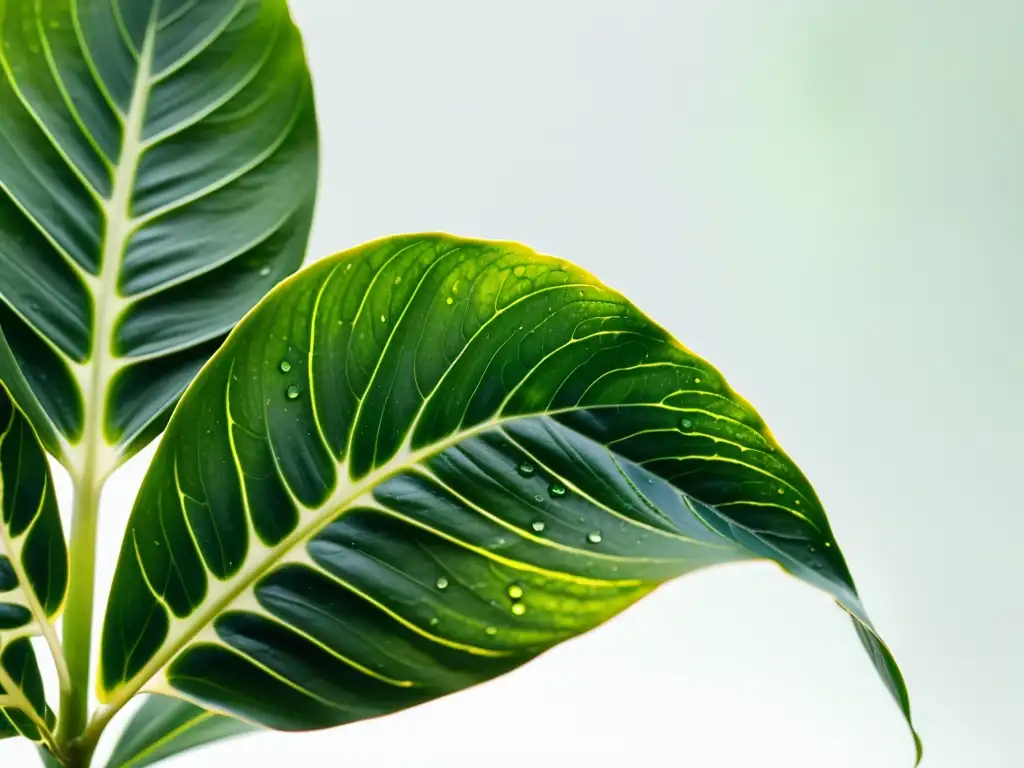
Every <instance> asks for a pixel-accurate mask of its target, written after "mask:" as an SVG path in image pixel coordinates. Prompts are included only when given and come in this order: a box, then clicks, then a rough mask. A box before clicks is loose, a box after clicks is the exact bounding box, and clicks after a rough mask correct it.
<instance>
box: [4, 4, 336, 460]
mask: <svg viewBox="0 0 1024 768" xmlns="http://www.w3.org/2000/svg"><path fill="white" fill-rule="evenodd" d="M0 115H2V116H3V119H2V120H0V329H2V330H3V333H4V335H5V336H6V340H7V342H8V343H9V345H10V349H11V351H12V353H13V354H12V355H10V356H3V355H0V378H2V379H3V380H4V381H8V380H12V379H23V380H24V382H25V383H26V385H27V387H26V389H27V391H28V397H25V396H23V395H22V394H19V393H15V396H16V397H17V399H18V402H19V404H20V405H21V407H22V408H23V409H24V410H25V411H26V413H28V414H29V416H30V418H32V421H33V424H34V426H35V427H36V430H37V432H38V433H39V435H40V437H41V439H42V440H43V441H44V443H45V444H46V446H47V448H48V449H50V450H51V451H53V452H54V453H55V455H57V456H58V457H59V458H60V459H61V460H62V462H63V463H64V464H65V465H67V466H68V468H69V469H70V470H71V471H72V473H73V474H75V475H80V474H82V473H83V472H85V471H86V465H87V463H89V462H91V464H90V466H89V467H88V471H89V472H90V473H91V474H93V475H100V476H102V475H104V474H105V473H107V472H109V471H110V470H112V469H113V468H114V467H116V466H117V465H118V464H119V463H121V462H123V461H124V460H125V459H126V458H127V457H128V456H129V455H131V454H132V453H133V452H134V451H136V450H138V449H139V448H140V447H142V445H144V444H145V443H146V442H147V441H148V440H149V439H150V438H151V437H152V436H153V435H154V434H156V432H158V431H159V430H160V429H161V428H162V427H163V425H164V424H165V422H166V418H167V416H168V414H169V412H170V409H171V408H172V407H173V404H174V402H175V401H176V399H177V398H178V396H179V395H180V393H181V391H182V390H183V389H184V387H185V386H186V385H187V384H188V382H189V381H190V380H191V378H192V376H193V375H194V374H195V372H196V371H197V370H198V369H199V367H200V366H201V365H202V364H203V362H204V361H205V360H206V359H207V357H208V356H209V355H210V354H211V353H212V352H213V350H214V349H216V348H217V346H218V344H219V343H220V341H221V340H222V339H223V337H224V335H225V334H226V333H227V332H228V331H229V330H230V328H231V327H232V326H233V325H234V323H236V322H237V321H238V319H239V318H240V317H241V316H242V315H243V314H244V313H245V312H246V311H247V310H248V309H249V308H250V307H251V306H252V305H254V304H255V303H256V302H257V301H258V300H259V299H260V298H261V297H262V295H263V294H264V293H265V292H266V291H267V289H269V288H270V287H271V286H272V285H274V283H276V282H277V281H278V280H280V279H281V278H282V277H283V276H285V275H287V274H289V273H290V272H292V271H293V270H294V269H295V268H296V267H297V266H298V264H299V263H300V262H301V259H302V256H303V251H304V248H305V242H306V238H307V234H308V229H309V223H310V218H311V212H312V204H313V197H314V192H315V185H316V172H317V168H316V157H317V143H316V125H315V117H314V112H313V100H312V89H311V85H310V81H309V75H308V72H307V69H306V65H305V60H304V56H303V51H302V44H301V41H300V38H299V35H298V32H297V30H296V29H295V27H294V26H293V25H292V23H291V20H290V18H289V16H288V10H287V7H286V3H285V0H202V2H195V0H53V2H50V0H46V1H45V2H40V0H2V2H0ZM30 400H31V401H32V402H30Z"/></svg>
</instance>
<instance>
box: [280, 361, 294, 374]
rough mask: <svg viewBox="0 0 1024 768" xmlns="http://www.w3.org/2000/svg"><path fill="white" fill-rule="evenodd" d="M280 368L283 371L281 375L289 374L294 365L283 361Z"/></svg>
mask: <svg viewBox="0 0 1024 768" xmlns="http://www.w3.org/2000/svg"><path fill="white" fill-rule="evenodd" d="M278 367H279V368H280V369H281V373H288V371H290V370H291V369H292V364H291V363H289V362H288V361H287V360H282V361H281V365H280V366H278Z"/></svg>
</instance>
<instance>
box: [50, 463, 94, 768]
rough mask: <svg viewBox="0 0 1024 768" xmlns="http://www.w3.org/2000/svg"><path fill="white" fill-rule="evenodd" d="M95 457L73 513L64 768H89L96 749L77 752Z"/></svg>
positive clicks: (83, 711) (88, 627) (89, 612)
mask: <svg viewBox="0 0 1024 768" xmlns="http://www.w3.org/2000/svg"><path fill="white" fill-rule="evenodd" d="M94 456H95V454H93V456H87V458H86V464H85V471H84V472H83V473H82V476H81V478H78V479H77V480H76V483H75V502H74V512H73V517H72V522H71V544H70V549H69V552H68V557H69V560H70V563H71V568H70V582H69V584H68V598H67V607H66V608H65V610H64V627H63V639H64V654H65V656H66V658H67V665H68V673H69V675H70V678H71V686H70V689H69V690H67V691H62V693H61V700H60V718H59V724H58V732H57V741H58V743H59V744H60V745H61V747H62V748H63V749H64V750H65V751H66V752H67V755H68V761H67V762H66V763H65V768H88V765H89V762H90V761H91V759H92V750H93V748H94V745H93V746H89V747H88V748H87V749H86V750H84V751H83V750H81V749H72V748H71V745H72V742H73V740H74V739H76V738H77V737H78V736H80V735H81V733H82V732H83V731H84V730H85V726H86V724H87V723H88V720H89V691H90V689H91V687H92V686H91V685H90V683H91V680H92V678H91V675H90V672H91V662H92V618H93V598H94V592H95V587H96V528H97V523H98V520H99V514H98V513H99V499H100V491H101V490H102V488H103V477H102V474H101V473H98V472H96V468H95V467H96V465H95V459H94Z"/></svg>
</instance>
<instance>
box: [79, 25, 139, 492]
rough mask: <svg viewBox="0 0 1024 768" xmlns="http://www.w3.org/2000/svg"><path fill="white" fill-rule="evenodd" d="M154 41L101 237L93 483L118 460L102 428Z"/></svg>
mask: <svg viewBox="0 0 1024 768" xmlns="http://www.w3.org/2000/svg"><path fill="white" fill-rule="evenodd" d="M154 37H155V35H154V30H153V26H152V25H150V26H149V28H148V29H147V31H146V37H145V40H144V41H143V45H142V50H141V51H140V52H139V64H138V68H137V70H136V75H135V84H134V86H133V88H132V96H131V102H130V104H129V107H128V114H127V115H125V117H124V130H123V138H122V142H121V154H120V157H119V158H118V162H117V166H116V168H115V172H114V182H113V187H112V190H111V194H110V198H109V200H107V202H106V204H105V205H104V206H103V210H104V214H105V219H106V226H107V229H106V232H105V233H104V238H103V252H102V256H101V261H100V271H99V275H98V276H97V281H96V283H95V285H96V291H95V296H94V301H95V313H96V314H95V323H94V326H93V346H92V355H91V365H90V367H89V368H90V370H89V377H88V384H87V389H88V391H87V392H86V394H85V398H84V400H85V403H84V405H85V428H84V430H83V439H82V443H81V450H82V456H81V460H80V462H79V467H78V469H79V471H80V473H81V476H82V478H83V479H87V480H90V481H91V482H93V483H100V482H102V481H103V479H104V478H105V477H106V475H107V474H109V473H110V472H111V471H113V469H114V467H115V466H116V462H117V458H118V457H117V454H116V451H114V450H113V449H112V448H111V446H109V444H108V443H107V441H106V438H105V434H104V424H105V423H106V419H107V413H106V411H107V393H108V390H109V387H110V380H111V378H112V377H113V375H114V373H115V372H116V370H117V367H118V366H117V365H116V360H115V356H114V350H113V344H114V328H115V326H116V323H117V320H118V317H119V315H120V311H121V308H122V305H123V302H122V301H121V300H120V297H119V296H118V293H117V291H118V278H119V277H120V274H121V264H122V262H123V259H124V251H125V246H126V245H127V242H128V238H129V237H130V236H131V234H132V231H133V221H132V212H131V206H132V199H133V197H134V192H135V177H136V174H137V171H138V167H139V160H140V159H141V156H142V152H143V150H144V145H143V141H142V129H143V126H144V123H145V117H146V108H147V105H148V103H149V91H150V82H149V81H150V74H151V71H152V64H153V48H154Z"/></svg>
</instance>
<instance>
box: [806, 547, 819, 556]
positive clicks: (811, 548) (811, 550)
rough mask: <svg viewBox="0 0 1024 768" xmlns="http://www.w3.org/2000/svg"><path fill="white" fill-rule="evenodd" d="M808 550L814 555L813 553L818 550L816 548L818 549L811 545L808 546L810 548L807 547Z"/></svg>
mask: <svg viewBox="0 0 1024 768" xmlns="http://www.w3.org/2000/svg"><path fill="white" fill-rule="evenodd" d="M807 551H808V552H810V553H811V554H812V555H813V554H814V553H815V552H817V550H816V549H815V548H814V547H813V546H810V547H808V548H807Z"/></svg>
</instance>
